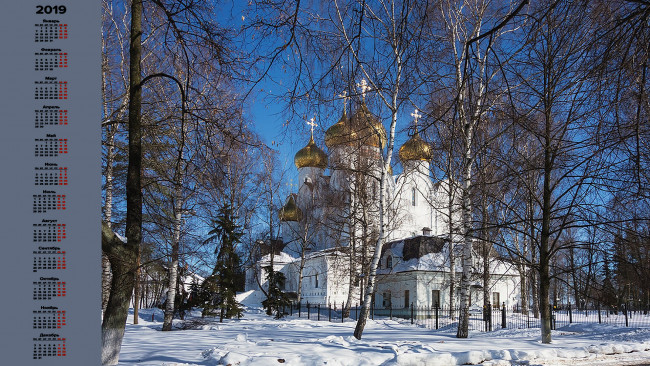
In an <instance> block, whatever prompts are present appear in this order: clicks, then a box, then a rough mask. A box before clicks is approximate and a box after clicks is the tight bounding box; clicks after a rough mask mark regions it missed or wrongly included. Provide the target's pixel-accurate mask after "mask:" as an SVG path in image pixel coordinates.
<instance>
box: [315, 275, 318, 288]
mask: <svg viewBox="0 0 650 366" xmlns="http://www.w3.org/2000/svg"><path fill="white" fill-rule="evenodd" d="M314 288H318V273H316V274H315V275H314Z"/></svg>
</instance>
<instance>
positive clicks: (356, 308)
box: [354, 304, 359, 320]
mask: <svg viewBox="0 0 650 366" xmlns="http://www.w3.org/2000/svg"><path fill="white" fill-rule="evenodd" d="M354 317H355V318H357V320H359V304H357V306H356V307H355V308H354Z"/></svg>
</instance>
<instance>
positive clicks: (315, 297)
mask: <svg viewBox="0 0 650 366" xmlns="http://www.w3.org/2000/svg"><path fill="white" fill-rule="evenodd" d="M326 297H327V264H326V261H325V257H324V256H323V255H315V256H310V257H308V258H306V260H305V268H304V270H303V279H302V291H301V298H302V299H301V301H302V302H310V303H313V304H324V303H325V300H326Z"/></svg>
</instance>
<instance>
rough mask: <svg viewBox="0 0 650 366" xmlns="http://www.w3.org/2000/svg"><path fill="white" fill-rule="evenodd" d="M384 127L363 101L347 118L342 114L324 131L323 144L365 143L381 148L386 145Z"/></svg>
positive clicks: (330, 145)
mask: <svg viewBox="0 0 650 366" xmlns="http://www.w3.org/2000/svg"><path fill="white" fill-rule="evenodd" d="M386 141H387V137H386V129H385V128H384V125H383V124H382V123H381V120H380V119H379V117H377V116H375V115H374V114H372V113H371V112H370V110H369V109H368V106H367V105H366V103H365V102H361V105H360V106H359V108H357V110H356V111H355V112H354V114H352V116H351V117H350V118H349V119H348V118H347V114H346V113H345V112H343V115H342V116H341V118H340V119H339V121H338V122H337V123H335V124H334V125H332V126H331V127H330V128H328V129H327V131H326V132H325V145H327V147H329V148H332V147H334V146H339V145H358V144H360V145H365V146H373V147H378V148H381V149H383V148H384V147H385V146H386Z"/></svg>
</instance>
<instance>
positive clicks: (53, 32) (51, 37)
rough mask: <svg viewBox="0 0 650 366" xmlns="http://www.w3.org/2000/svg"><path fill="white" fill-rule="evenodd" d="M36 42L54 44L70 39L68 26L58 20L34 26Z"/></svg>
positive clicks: (45, 21)
mask: <svg viewBox="0 0 650 366" xmlns="http://www.w3.org/2000/svg"><path fill="white" fill-rule="evenodd" d="M34 27H35V33H34V42H54V41H59V40H63V39H68V25H67V24H65V23H60V22H59V21H56V20H49V21H48V20H43V22H42V23H37V24H34Z"/></svg>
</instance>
